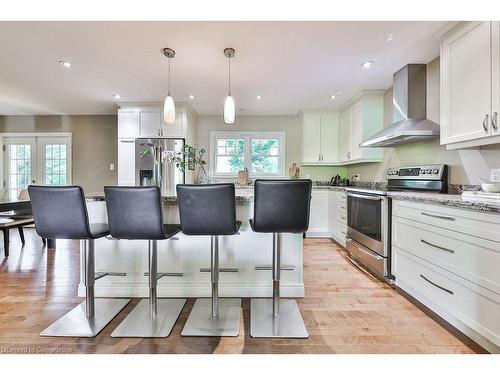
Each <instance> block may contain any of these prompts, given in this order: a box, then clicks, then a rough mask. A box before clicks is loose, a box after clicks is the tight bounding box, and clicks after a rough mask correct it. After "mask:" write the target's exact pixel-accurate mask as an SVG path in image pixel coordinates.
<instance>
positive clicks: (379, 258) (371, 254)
mask: <svg viewBox="0 0 500 375" xmlns="http://www.w3.org/2000/svg"><path fill="white" fill-rule="evenodd" d="M346 242H350V243H351V245H352V246H354V247H355V248H356V249H358V250H359V251H361V252H362V253H364V254H366V255H368V256H369V257H372V258H374V259H376V260H381V259H384V257H383V256H380V255H378V254H377V255H375V254H373V253H372V252H368V251H367V250H365V249H363V248H361V247H359V246H356V245H355V244H354V243H353V240H352V238H350V237H347V238H346Z"/></svg>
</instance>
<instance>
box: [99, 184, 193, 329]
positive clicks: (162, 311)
mask: <svg viewBox="0 0 500 375" xmlns="http://www.w3.org/2000/svg"><path fill="white" fill-rule="evenodd" d="M104 194H105V197H106V207H107V211H108V221H109V227H110V232H111V236H112V237H113V238H115V239H119V240H147V241H148V247H149V255H148V263H149V272H147V273H146V274H145V276H148V280H149V299H148V300H146V299H143V300H142V301H141V302H140V303H139V304H138V305H137V306H136V307H135V308H134V309H133V310H132V311H131V312H130V313H129V315H128V316H127V317H126V318H125V319H124V320H123V321H122V322H121V323H120V325H118V327H117V328H116V329H115V330H114V331H113V332H112V333H111V337H167V336H169V335H170V332H171V331H172V328H173V326H174V324H175V322H176V321H177V318H178V317H179V315H180V313H181V311H182V308H183V307H184V304H185V303H186V299H184V298H182V299H158V298H157V285H158V280H159V279H160V278H161V277H163V276H182V273H166V272H163V273H158V272H157V266H158V265H157V263H158V240H167V239H169V238H172V237H173V236H174V235H175V234H177V233H179V232H180V230H181V227H180V225H178V224H165V223H164V220H163V208H162V203H161V191H160V189H159V188H158V187H157V186H143V187H130V186H105V187H104Z"/></svg>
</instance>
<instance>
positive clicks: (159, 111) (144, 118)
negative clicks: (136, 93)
mask: <svg viewBox="0 0 500 375" xmlns="http://www.w3.org/2000/svg"><path fill="white" fill-rule="evenodd" d="M187 112H188V109H187V108H186V107H184V106H182V105H178V106H177V108H176V115H175V123H174V124H165V123H164V122H163V107H162V106H161V105H153V104H152V105H139V106H137V105H134V104H130V105H129V104H123V105H122V106H121V108H120V109H119V110H118V138H141V137H156V138H186V137H187V134H188V133H189V131H188V129H187V117H188V113H187Z"/></svg>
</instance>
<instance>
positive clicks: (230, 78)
mask: <svg viewBox="0 0 500 375" xmlns="http://www.w3.org/2000/svg"><path fill="white" fill-rule="evenodd" d="M228 59H229V96H231V58H230V57H228Z"/></svg>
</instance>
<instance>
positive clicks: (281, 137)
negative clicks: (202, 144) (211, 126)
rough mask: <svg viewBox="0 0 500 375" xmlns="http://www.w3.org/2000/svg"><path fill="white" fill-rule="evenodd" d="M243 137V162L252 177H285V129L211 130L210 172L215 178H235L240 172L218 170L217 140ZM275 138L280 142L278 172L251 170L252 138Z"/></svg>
mask: <svg viewBox="0 0 500 375" xmlns="http://www.w3.org/2000/svg"><path fill="white" fill-rule="evenodd" d="M221 138H223V139H243V140H244V149H243V151H244V152H243V164H244V167H245V168H248V174H249V177H250V178H285V160H286V159H285V132H284V131H235V130H233V131H211V132H210V174H211V176H212V177H213V178H228V179H233V178H237V177H238V173H237V172H235V173H227V172H226V173H223V172H216V166H217V164H216V157H217V155H218V154H217V141H218V140H219V139H221ZM268 138H275V139H277V140H278V142H279V147H278V173H254V172H252V170H251V159H252V152H251V151H252V149H251V144H252V139H268Z"/></svg>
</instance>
